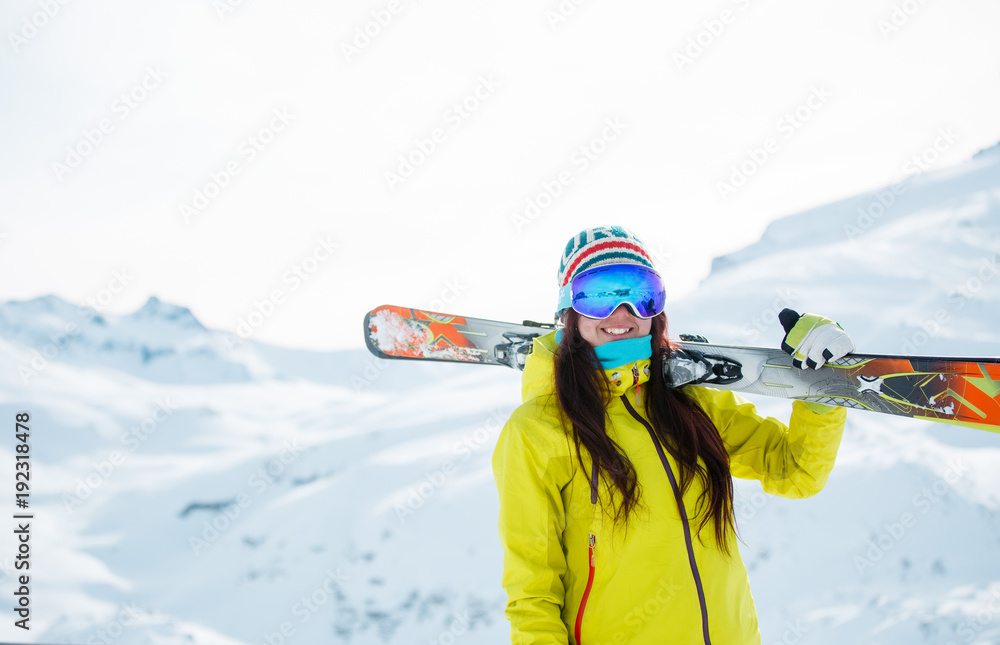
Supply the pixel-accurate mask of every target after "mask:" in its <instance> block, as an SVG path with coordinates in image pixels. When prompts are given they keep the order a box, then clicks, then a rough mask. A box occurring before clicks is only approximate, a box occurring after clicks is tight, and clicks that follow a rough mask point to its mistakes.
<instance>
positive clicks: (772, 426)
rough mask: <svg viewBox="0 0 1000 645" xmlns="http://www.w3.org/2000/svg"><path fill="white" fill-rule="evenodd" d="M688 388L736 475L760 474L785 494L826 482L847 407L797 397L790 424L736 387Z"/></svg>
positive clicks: (810, 490)
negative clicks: (824, 407)
mask: <svg viewBox="0 0 1000 645" xmlns="http://www.w3.org/2000/svg"><path fill="white" fill-rule="evenodd" d="M684 391H685V392H686V393H687V394H688V395H689V396H691V397H692V398H693V399H694V400H695V401H696V402H697V403H698V404H699V405H700V406H701V408H702V409H703V410H705V412H706V413H707V414H708V416H709V418H710V419H711V420H712V422H713V423H714V424H715V427H716V428H717V429H718V430H719V434H720V435H722V440H723V441H724V442H725V444H726V448H727V450H728V451H729V461H730V470H731V471H732V474H733V476H734V477H739V478H741V479H759V480H760V483H761V486H762V487H763V489H764V491H765V492H767V493H770V494H772V495H780V496H781V497H810V496H812V495H815V494H816V493H818V492H819V491H821V490H822V489H823V486H825V485H826V481H827V479H828V478H829V477H830V472H831V471H832V470H833V464H834V460H835V459H836V457H837V450H838V449H839V448H840V440H841V437H842V436H843V433H844V423H845V421H846V419H847V410H846V409H845V408H840V407H837V408H834V409H833V410H831V411H829V412H827V413H825V414H817V413H815V412H813V411H812V410H810V409H809V407H808V406H806V405H805V404H804V403H803V402H801V401H794V402H793V403H792V416H791V419H790V420H789V423H788V425H787V426H786V425H785V424H784V423H782V422H781V421H778V420H777V419H774V418H772V417H768V418H766V419H765V418H763V417H761V416H760V415H758V414H757V409H756V408H755V407H754V405H753V404H752V403H750V402H749V401H747V400H746V399H744V398H742V397H741V396H739V395H738V394H736V393H734V392H731V391H728V390H716V389H713V388H707V387H697V386H695V387H687V388H684Z"/></svg>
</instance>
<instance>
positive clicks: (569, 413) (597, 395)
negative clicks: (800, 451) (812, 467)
mask: <svg viewBox="0 0 1000 645" xmlns="http://www.w3.org/2000/svg"><path fill="white" fill-rule="evenodd" d="M579 319H580V314H578V313H577V312H576V311H574V310H572V309H570V310H568V311H567V314H566V327H565V329H564V330H563V337H562V342H561V343H560V347H559V352H558V355H557V356H556V365H555V370H556V373H555V378H556V396H557V397H558V399H559V404H560V407H561V408H562V413H563V414H564V415H565V417H566V418H567V419H568V420H569V422H570V425H571V426H572V432H573V441H574V444H575V445H576V452H577V459H578V460H579V462H580V465H581V467H585V465H584V463H583V457H582V454H581V450H580V446H581V444H582V445H583V447H584V448H585V449H586V450H587V452H588V453H589V454H590V456H591V459H592V460H593V461H594V462H596V464H597V466H598V470H599V473H600V474H601V475H602V476H603V478H604V480H605V482H607V483H608V485H609V486H613V487H614V488H615V489H617V491H618V492H619V493H620V496H621V503H620V504H619V505H618V507H617V508H615V509H614V512H613V514H612V516H613V517H614V523H615V525H618V524H622V525H625V526H627V524H628V518H629V517H630V516H631V515H632V513H633V511H634V510H635V509H636V505H637V504H638V503H639V498H640V486H639V481H638V479H637V477H636V472H635V468H634V467H633V466H632V462H631V461H630V460H629V458H628V455H626V454H625V453H624V451H622V449H621V448H620V447H619V446H618V444H616V443H615V442H614V441H613V440H612V439H611V438H610V437H609V436H608V434H607V432H606V431H605V419H606V418H607V404H608V403H609V402H610V399H611V389H610V387H609V385H608V382H607V380H606V379H605V376H604V372H603V370H601V369H600V368H599V367H597V366H598V362H597V354H596V353H595V352H594V348H593V347H592V346H591V345H590V343H588V342H587V341H586V340H585V339H584V338H583V336H581V335H580V332H579V330H578V329H577V322H578V321H579ZM650 335H651V337H652V339H651V340H652V346H653V355H652V358H651V359H650V361H651V362H650V366H649V369H650V377H649V383H648V385H647V391H646V408H645V412H646V417H647V418H648V419H649V422H650V425H651V426H652V427H653V431H654V433H655V434H656V437H657V439H658V440H659V442H660V444H662V445H663V447H664V448H665V449H666V451H667V452H668V453H670V455H671V456H672V457H673V458H674V460H675V461H676V462H677V464H678V468H679V470H680V488H681V491H682V492H684V491H686V490H687V489H688V487H689V486H690V485H691V482H692V481H694V479H695V478H696V477H697V479H698V480H699V481H700V482H701V484H702V487H703V488H704V490H703V491H702V493H701V495H700V496H699V497H698V504H697V509H696V515H697V516H701V522H700V523H699V524H698V530H697V532H698V534H699V537H700V534H701V530H702V529H703V528H704V527H705V525H707V524H708V523H709V522H710V521H711V522H712V523H713V525H714V528H715V539H716V542H717V543H718V544H719V546H720V547H721V548H722V549H723V550H724V551H726V552H727V553H728V552H729V539H728V538H729V531H735V522H734V519H733V480H732V475H731V473H730V470H729V455H728V453H727V452H726V447H725V445H724V444H723V441H722V437H721V436H720V435H719V431H718V430H717V429H716V428H715V426H714V425H713V424H712V421H711V420H710V419H709V418H708V416H707V415H706V414H705V412H704V411H703V410H702V409H701V408H700V407H698V404H696V403H695V402H694V401H693V400H692V399H691V398H690V397H689V396H688V395H687V394H685V393H684V392H683V391H681V390H679V389H672V388H670V387H668V386H667V382H666V380H665V378H664V376H663V362H664V361H665V360H666V359H667V357H668V356H669V352H670V341H669V339H668V337H667V316H666V314H664V313H661V314H660V315H658V316H656V317H655V318H653V319H652V327H651V330H650ZM605 502H606V500H604V501H602V504H603V503H605ZM706 507H707V508H706Z"/></svg>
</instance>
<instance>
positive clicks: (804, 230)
mask: <svg viewBox="0 0 1000 645" xmlns="http://www.w3.org/2000/svg"><path fill="white" fill-rule="evenodd" d="M894 195H895V198H894V200H893V203H892V205H891V206H890V207H888V208H885V209H884V211H883V212H882V213H881V214H880V215H879V216H878V217H874V218H871V219H870V220H859V212H858V209H859V208H862V209H863V210H865V211H866V212H867V211H868V210H870V209H871V204H873V203H879V202H878V198H879V194H878V193H875V194H872V195H862V196H858V197H855V198H852V199H848V200H844V201H842V202H839V203H837V204H832V205H829V206H826V207H823V208H819V209H815V210H813V211H810V212H808V213H803V214H800V215H796V216H792V217H789V218H786V219H784V220H781V221H778V222H775V223H774V224H773V225H772V226H771V227H770V228H769V229H768V231H767V232H766V234H765V235H764V236H763V238H762V239H761V241H760V242H759V243H757V244H755V245H753V246H751V247H748V248H747V249H744V250H742V251H740V252H737V253H734V254H731V255H729V256H726V257H724V258H720V259H719V260H718V261H717V263H716V266H715V269H714V270H713V273H712V275H711V276H710V277H709V278H708V279H707V280H706V281H705V282H704V284H703V288H702V289H701V290H700V291H699V292H698V293H696V294H695V295H693V296H690V297H688V298H685V299H684V300H682V301H678V302H673V303H671V304H670V310H669V313H670V316H671V327H672V329H673V331H674V332H683V331H696V332H700V333H704V334H706V335H708V336H709V337H710V338H711V339H712V340H715V341H718V342H731V343H744V344H761V345H775V344H776V343H777V342H778V341H779V339H780V337H781V332H780V328H779V326H778V323H777V321H776V317H777V312H778V311H780V309H781V308H783V307H785V306H791V307H793V308H798V309H800V310H809V311H816V312H821V313H824V314H827V315H829V316H832V317H834V318H836V319H837V320H839V321H840V322H841V323H842V324H843V325H844V327H845V328H846V329H847V330H848V331H850V332H851V334H852V335H853V336H854V337H855V339H856V341H857V344H858V347H859V349H860V350H862V351H869V352H904V351H909V352H917V353H924V354H991V355H996V354H997V353H1000V326H998V325H997V323H996V321H997V320H998V319H1000V272H998V271H997V270H996V267H997V262H998V260H1000V257H998V254H1000V149H992V150H990V151H986V152H984V153H983V154H981V155H980V156H978V157H977V158H976V159H974V160H971V161H970V162H968V163H966V164H963V165H961V166H959V167H956V168H951V169H947V170H943V171H939V172H936V173H934V174H928V175H924V176H920V177H916V178H914V179H913V180H911V181H910V182H909V183H908V184H906V185H905V186H904V187H903V189H902V190H900V191H899V192H898V193H896V194H894ZM883 199H886V200H887V199H888V198H887V197H885V194H883ZM874 210H875V211H877V210H878V209H874ZM873 212H874V211H873ZM467 313H470V314H475V312H467ZM345 315H353V316H356V317H357V319H358V320H359V321H360V319H361V316H362V315H363V312H346V313H345ZM70 325H73V326H70ZM358 341H359V344H360V342H361V339H360V336H359V339H358ZM518 399H519V374H517V373H516V372H513V371H512V370H505V369H500V368H481V367H470V366H449V365H433V364H428V363H420V362H415V363H386V362H380V361H377V360H375V359H374V358H373V357H371V356H369V355H368V354H367V353H366V352H364V351H362V350H358V351H352V352H338V353H319V352H306V351H302V350H286V349H282V348H278V347H271V346H266V345H261V344H259V343H257V342H254V341H240V340H239V339H235V338H233V337H231V336H229V335H227V334H223V333H221V332H216V331H213V330H209V329H206V328H204V327H203V326H202V325H201V324H200V323H199V322H198V321H197V320H195V319H194V317H193V316H192V315H191V314H190V312H188V311H187V310H186V309H183V308H180V307H176V306H173V305H169V304H166V303H163V302H160V301H158V300H155V299H152V300H150V302H148V303H147V304H146V305H145V306H144V307H142V308H141V309H140V310H139V311H137V312H135V313H133V314H130V315H125V316H111V315H102V316H93V315H90V314H87V313H85V312H81V311H80V309H79V308H77V307H76V306H73V305H70V304H68V303H65V302H63V301H61V300H59V299H58V298H55V297H51V296H49V297H44V298H39V299H36V300H32V301H28V302H10V303H7V304H5V305H2V306H0V418H5V419H8V420H12V419H13V418H14V415H15V413H16V412H19V411H28V412H30V413H31V428H32V429H31V433H32V452H31V454H32V461H31V468H32V471H31V472H32V493H31V494H32V497H31V500H32V507H31V510H32V511H34V513H35V514H36V516H35V519H34V521H33V524H32V527H33V529H32V530H33V534H32V542H31V548H32V570H31V572H32V587H31V594H32V595H31V599H32V610H33V613H32V627H33V628H32V630H31V632H27V633H26V632H22V630H19V629H16V628H14V627H13V626H12V625H13V620H14V617H13V614H12V613H11V609H10V604H9V603H3V604H0V640H3V641H7V640H16V641H21V642H25V641H35V640H37V641H39V642H48V643H87V642H114V643H121V644H132V643H175V642H176V643H182V642H183V643H247V644H249V643H273V644H278V643H352V644H361V643H395V644H400V645H402V644H415V643H428V642H431V643H460V642H467V643H502V642H504V641H505V638H506V635H507V631H508V627H507V623H506V621H505V619H504V617H503V604H504V594H503V592H502V590H501V588H500V585H499V580H500V555H501V554H500V547H499V542H498V540H497V537H496V510H497V509H496V499H495V498H496V492H495V488H494V485H493V481H492V476H491V472H490V464H489V461H490V454H491V452H492V448H493V444H494V442H495V440H496V437H497V434H498V433H499V430H500V427H501V425H502V423H503V421H504V419H505V418H506V416H507V415H508V414H509V412H510V410H511V409H512V408H513V407H514V406H515V405H517V403H518ZM758 405H759V407H760V408H761V410H762V411H764V412H766V413H769V414H774V415H776V416H787V414H788V403H787V402H784V401H773V400H760V401H758ZM13 447H14V442H13V439H8V440H5V441H3V442H0V461H2V462H3V463H6V464H10V463H12V462H13ZM997 464H1000V435H993V434H990V433H985V432H979V431H973V430H967V429H964V428H956V427H951V426H947V425H940V424H931V423H924V422H914V421H909V420H900V419H895V418H891V417H885V416H882V415H874V414H865V413H861V412H851V413H850V415H849V422H848V429H847V432H846V435H845V438H844V443H843V446H842V448H841V452H840V457H839V459H838V465H837V467H836V469H835V470H834V474H833V476H832V478H831V480H830V482H829V484H828V485H827V488H826V489H825V490H824V491H823V492H822V493H821V494H820V495H818V496H816V497H815V498H812V499H808V500H798V501H789V500H783V499H778V498H773V497H767V496H765V495H763V494H762V493H761V491H760V487H759V486H758V485H757V484H755V483H752V482H739V483H738V500H737V509H738V513H737V515H738V520H739V525H740V527H741V532H742V537H743V540H744V542H745V544H744V545H742V547H741V549H742V553H743V557H744V559H745V561H746V563H747V565H748V567H749V569H750V575H751V583H752V586H753V589H754V595H755V599H756V602H757V606H758V611H759V612H760V617H761V627H762V631H763V641H764V643H776V642H783V643H817V644H818V643H823V644H832V643H838V644H840V643H885V644H889V643H892V644H911V643H941V644H945V643H956V644H957V643H993V642H1000V514H998V509H1000V469H998V468H997ZM10 470H11V469H9V468H3V469H2V473H3V475H2V478H0V487H2V488H3V490H7V491H11V490H12V489H13V487H14V483H13V476H12V474H11V472H10ZM8 508H10V507H8ZM0 535H2V536H3V537H0V562H2V563H3V565H4V566H3V568H2V570H0V579H2V582H0V592H2V593H3V594H4V596H5V597H6V598H8V599H9V598H12V596H11V595H10V594H12V593H13V590H14V584H13V578H12V577H10V576H12V575H13V573H14V571H13V569H12V567H11V565H12V560H11V558H12V557H13V555H14V553H15V545H14V542H13V538H12V534H11V532H10V531H9V530H4V532H3V533H0Z"/></svg>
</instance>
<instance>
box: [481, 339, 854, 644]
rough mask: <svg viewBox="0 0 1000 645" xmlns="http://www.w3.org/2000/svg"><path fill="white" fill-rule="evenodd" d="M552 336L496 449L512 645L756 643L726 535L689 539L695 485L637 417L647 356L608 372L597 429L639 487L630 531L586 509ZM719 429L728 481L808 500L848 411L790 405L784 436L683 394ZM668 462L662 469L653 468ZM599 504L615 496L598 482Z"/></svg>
mask: <svg viewBox="0 0 1000 645" xmlns="http://www.w3.org/2000/svg"><path fill="white" fill-rule="evenodd" d="M556 350H557V345H556V343H555V339H554V333H550V334H547V335H545V336H543V337H540V338H536V339H535V341H534V347H533V352H532V354H531V355H530V356H529V357H528V361H527V363H526V365H525V369H524V376H523V380H522V398H523V403H522V405H521V406H520V407H518V408H517V409H516V410H515V411H514V412H513V414H512V415H511V417H510V419H509V420H508V422H507V424H506V425H505V426H504V428H503V431H502V432H501V434H500V437H499V439H498V441H497V446H496V450H495V451H494V453H493V474H494V477H495V479H496V484H497V490H498V491H499V494H500V520H499V529H500V541H501V543H502V545H503V554H504V556H503V563H504V568H503V587H504V589H505V590H506V592H507V608H506V612H505V614H506V616H507V618H508V619H509V620H510V623H511V643H512V644H513V645H528V644H529V643H530V644H531V645H548V644H558V645H567V644H569V645H584V644H585V645H625V644H628V645H646V644H649V645H652V644H655V645H662V644H663V643H677V644H682V645H688V644H697V643H706V644H708V643H714V644H715V645H745V644H746V645H750V644H753V645H757V644H759V643H760V633H759V631H758V628H757V613H756V609H755V608H754V603H753V598H752V596H751V595H750V584H749V581H748V579H747V572H746V567H745V566H744V565H743V561H742V559H741V558H740V555H739V551H738V549H737V546H736V540H735V537H734V536H731V537H733V539H732V540H730V545H731V546H730V549H731V551H732V554H731V555H729V554H726V553H725V552H724V551H722V550H720V549H719V547H718V545H717V544H716V542H715V531H714V524H713V523H712V522H711V521H710V522H709V524H706V526H705V529H704V530H703V531H702V535H701V537H699V535H698V534H697V527H698V524H699V523H700V519H701V518H700V517H698V516H696V509H697V507H698V504H697V501H698V497H699V495H701V493H702V491H703V487H702V485H701V482H700V481H699V479H698V478H697V477H696V478H695V479H694V480H693V481H692V483H691V485H690V486H689V487H688V490H687V492H686V493H684V495H683V496H681V495H680V493H679V491H678V486H679V481H680V476H679V471H678V468H677V465H676V464H675V463H674V460H673V458H672V457H670V454H669V453H668V452H667V451H666V450H662V451H658V450H657V444H655V443H654V441H653V438H652V434H651V430H650V429H649V428H648V427H647V426H648V421H647V420H646V419H645V412H644V405H645V403H644V396H645V390H646V388H645V387H642V386H643V384H644V383H646V382H647V381H648V380H649V364H650V361H649V359H645V360H643V361H639V362H637V363H635V364H633V365H625V366H622V367H620V368H616V369H613V370H606V372H607V376H608V380H609V383H610V386H611V390H612V393H613V394H614V396H613V397H612V399H611V401H610V403H609V405H608V421H607V422H606V431H607V432H608V434H609V436H610V437H611V438H612V439H613V440H614V441H615V442H616V443H617V444H618V446H620V447H621V449H622V450H624V451H625V453H626V454H627V455H628V457H629V459H630V460H631V461H632V465H633V467H634V468H635V471H636V475H637V477H638V481H639V487H640V488H639V490H640V498H639V506H638V507H637V508H638V512H636V513H635V514H633V515H632V516H631V517H630V518H628V527H627V531H623V530H622V528H621V526H619V527H617V528H615V527H614V526H613V521H612V520H611V518H610V517H609V516H608V515H607V513H606V512H602V511H601V508H602V504H600V503H597V504H595V503H593V501H592V495H591V485H590V474H591V470H590V469H591V462H590V459H589V455H587V454H586V450H583V452H584V455H583V460H584V466H583V467H581V465H580V463H579V461H578V459H577V456H576V449H575V447H574V446H573V440H572V435H571V430H569V429H564V428H563V425H562V422H561V420H560V414H559V403H558V399H557V398H556V396H555V384H554V383H555V381H554V374H555V364H554V357H555V354H554V352H555V351H556ZM685 391H686V392H687V394H688V395H690V396H691V397H693V398H694V400H695V401H696V402H697V403H698V405H700V406H701V408H702V409H704V410H705V412H706V413H707V414H708V416H709V418H710V419H711V420H712V422H713V423H714V424H715V427H716V428H717V429H718V430H719V433H720V434H721V436H722V439H723V441H724V442H725V444H726V447H727V449H728V452H729V458H730V469H731V471H732V474H733V476H735V477H740V478H744V479H757V480H760V482H761V485H762V486H763V488H764V490H765V491H766V492H768V493H771V494H774V495H780V496H782V497H808V496H810V495H814V494H815V493H817V492H819V491H820V490H821V489H822V488H823V486H824V484H825V483H826V480H827V477H828V476H829V474H830V471H831V470H832V468H833V463H834V459H835V457H836V455H837V449H838V448H839V446H840V439H841V435H842V434H843V429H844V420H845V416H846V411H845V410H844V408H836V409H835V410H833V411H831V412H828V413H826V414H816V413H814V412H812V411H811V410H810V409H809V408H808V407H807V406H806V405H804V404H803V403H801V402H799V401H796V402H794V403H793V407H792V416H791V421H790V423H789V426H788V427H786V426H785V425H784V424H783V423H781V422H780V421H778V420H777V419H773V418H767V419H764V418H761V417H760V416H758V415H757V413H756V410H755V408H754V406H753V405H752V404H751V403H749V402H747V401H745V400H744V399H742V398H740V397H739V396H737V395H735V394H733V393H732V392H729V391H725V390H716V389H711V388H706V387H687V388H685ZM667 463H669V467H670V472H668V471H667V469H666V467H665V466H664V464H667ZM600 491H601V492H600V494H601V495H608V494H612V495H613V497H612V499H614V504H615V505H617V504H618V503H620V498H617V497H614V495H617V490H611V491H609V489H608V488H607V486H606V485H604V484H603V483H602V485H601V487H600Z"/></svg>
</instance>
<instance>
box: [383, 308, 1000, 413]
mask: <svg viewBox="0 0 1000 645" xmlns="http://www.w3.org/2000/svg"><path fill="white" fill-rule="evenodd" d="M364 324H365V342H366V344H367V346H368V349H369V350H370V351H371V352H372V353H373V354H374V355H376V356H378V357H380V358H386V359H410V360H432V361H449V362H460V363H479V364H482V365H506V366H507V367H512V368H515V369H524V361H525V359H526V358H527V356H528V354H530V353H531V347H532V340H533V339H534V338H535V337H536V336H539V335H542V334H546V333H548V332H550V331H552V330H553V329H554V327H553V326H552V325H544V324H542V323H535V322H531V321H524V323H523V324H520V325H518V324H514V323H505V322H498V321H495V320H484V319H480V318H469V317H467V316H453V315H449V314H442V313H435V312H430V311H424V310H422V309H412V308H407V307H397V306H392V305H384V306H381V307H378V308H376V309H373V310H372V311H370V312H369V313H368V314H367V315H366V316H365V323H364ZM681 338H682V340H680V341H679V342H677V343H676V348H677V349H676V351H675V352H674V355H673V356H672V357H671V359H670V360H669V361H668V367H667V374H666V376H667V380H668V382H669V383H670V384H671V385H672V386H673V387H680V386H682V385H688V384H700V385H707V386H711V387H716V388H721V389H728V390H736V391H739V392H744V393H747V394H764V395H767V396H777V397H782V398H787V399H801V400H804V401H815V402H817V403H824V404H826V405H837V406H843V407H847V408H855V409H858V410H870V411H873V412H882V413H885V414H894V415H897V416H904V417H911V418H914V419H928V420H931V421H940V422H944V423H953V424H957V425H963V426H968V427H972V428H978V429H981V430H988V431H990V432H998V433H1000V358H935V357H925V356H890V355H872V354H849V355H848V356H845V357H844V358H842V359H840V360H838V361H835V362H834V363H833V364H829V363H828V364H827V365H824V366H823V367H822V368H820V369H818V370H804V369H798V368H796V367H793V366H792V357H791V356H790V355H788V354H786V353H785V352H783V351H782V350H780V349H765V348H760V347H740V346H732V345H714V344H711V343H708V342H703V341H704V339H702V338H699V337H685V336H682V337H681Z"/></svg>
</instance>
